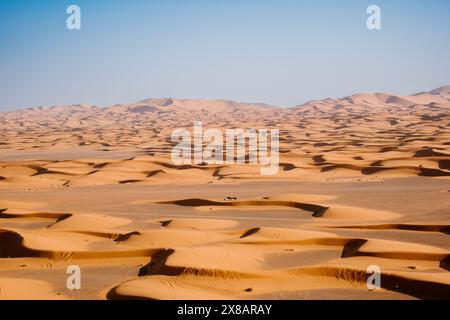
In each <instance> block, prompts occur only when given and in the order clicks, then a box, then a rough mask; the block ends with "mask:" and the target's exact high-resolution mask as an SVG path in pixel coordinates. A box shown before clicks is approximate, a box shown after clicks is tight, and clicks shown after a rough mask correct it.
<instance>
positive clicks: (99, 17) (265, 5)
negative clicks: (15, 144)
mask: <svg viewBox="0 0 450 320" xmlns="http://www.w3.org/2000/svg"><path fill="white" fill-rule="evenodd" d="M70 4H76V5H79V6H80V7H81V11H82V29H81V30H80V31H69V30H67V28H66V19H67V17H68V15H67V14H66V8H67V6H68V5H70ZM370 4H377V5H379V6H380V7H381V9H382V30H381V31H369V30H368V29H367V28H366V19H367V14H366V8H367V7H368V5H370ZM449 53H450V1H448V0H429V1H426V0H421V1H420V0H386V1H379V0H370V1H366V0H347V1H346V0H343V1H336V0H315V1H301V0H296V1H294V0H239V1H238V0H132V1H129V0H71V1H66V0H33V1H31V0H28V1H25V0H8V1H7V0H0V110H12V109H16V108H23V107H31V106H40V105H65V104H75V103H89V104H95V105H100V106H105V105H110V104H115V103H127V102H134V101H139V100H142V99H145V98H149V97H176V98H205V99H213V98H223V99H231V100H237V101H249V102H266V103H272V104H276V105H288V106H291V105H297V104H301V103H303V102H306V101H307V100H311V99H316V98H326V97H342V96H345V95H349V94H352V93H356V92H375V91H376V92H378V91H383V92H385V91H386V92H393V93H399V94H410V93H414V92H417V91H422V90H430V89H433V88H435V87H438V86H440V85H444V84H450V58H449Z"/></svg>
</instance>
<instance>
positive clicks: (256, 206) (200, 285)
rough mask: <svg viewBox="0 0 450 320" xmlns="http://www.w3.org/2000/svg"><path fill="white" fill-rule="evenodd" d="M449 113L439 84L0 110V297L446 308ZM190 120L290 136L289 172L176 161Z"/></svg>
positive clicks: (284, 142) (285, 149)
mask: <svg viewBox="0 0 450 320" xmlns="http://www.w3.org/2000/svg"><path fill="white" fill-rule="evenodd" d="M208 106H212V107H211V108H209V109H208ZM449 106H450V101H449V100H448V96H444V93H442V92H437V93H436V92H433V93H423V94H420V95H416V96H411V97H398V96H393V95H385V94H378V95H372V94H366V95H355V96H352V97H347V98H343V99H340V100H332V99H326V100H321V101H316V102H311V103H308V104H306V105H303V106H299V107H295V108H276V107H270V106H266V105H261V104H259V105H248V104H237V103H231V102H226V101H187V100H172V99H169V100H147V101H143V102H140V103H137V104H133V105H123V106H113V107H109V108H103V109H101V108H97V107H92V106H68V107H65V108H59V107H45V108H34V109H27V110H22V111H18V112H10V113H3V114H0V123H1V124H2V126H1V129H0V134H1V137H2V140H1V141H0V142H1V144H0V299H129V298H131V299H138V298H144V299H197V298H198V299H268V298H269V299H442V298H447V299H448V298H450V272H449V271H450V258H449V257H450V241H449V239H450V238H449V234H450V224H449V223H450V192H449V191H450V178H449V176H450V129H449V128H450V121H449V110H450V108H449ZM248 110H251V112H248ZM195 119H203V120H204V121H205V126H209V127H214V126H218V127H219V128H227V127H228V126H230V125H231V124H232V125H233V126H234V125H235V126H237V127H242V128H246V127H250V128H254V127H256V128H260V127H268V128H272V127H277V128H280V129H281V132H280V139H281V141H280V142H281V150H280V152H281V168H280V172H279V173H278V174H277V175H276V176H272V177H263V176H260V175H259V167H258V166H251V165H184V166H176V165H174V164H173V163H171V159H170V157H169V153H170V150H171V147H172V145H171V143H170V138H169V137H170V132H171V131H172V130H173V129H174V128H176V127H179V126H184V127H186V128H189V127H191V126H192V123H193V120H195ZM227 197H230V198H231V200H230V199H227ZM70 265H78V266H79V267H80V268H81V276H82V278H81V290H68V289H67V287H66V280H67V278H68V276H69V275H68V274H67V273H66V270H67V267H68V266H70ZM371 265H376V266H378V267H379V268H380V269H381V273H382V275H381V286H382V288H381V289H379V290H368V288H367V286H366V280H367V276H368V274H367V268H368V267H369V266H371Z"/></svg>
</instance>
